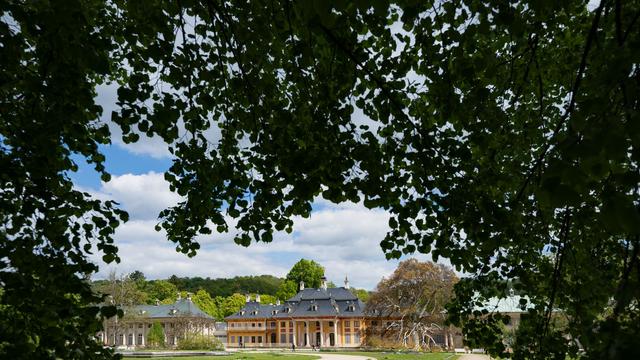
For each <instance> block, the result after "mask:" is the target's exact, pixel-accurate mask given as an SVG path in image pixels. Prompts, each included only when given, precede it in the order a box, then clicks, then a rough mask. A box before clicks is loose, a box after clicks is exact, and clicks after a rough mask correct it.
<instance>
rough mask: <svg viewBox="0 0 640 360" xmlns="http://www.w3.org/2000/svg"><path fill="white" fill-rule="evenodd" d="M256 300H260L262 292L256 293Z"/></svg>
mask: <svg viewBox="0 0 640 360" xmlns="http://www.w3.org/2000/svg"><path fill="white" fill-rule="evenodd" d="M256 302H260V294H256Z"/></svg>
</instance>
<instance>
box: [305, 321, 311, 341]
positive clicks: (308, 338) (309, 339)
mask: <svg viewBox="0 0 640 360" xmlns="http://www.w3.org/2000/svg"><path fill="white" fill-rule="evenodd" d="M306 324H307V346H311V336H309V321H308V320H307V321H306Z"/></svg>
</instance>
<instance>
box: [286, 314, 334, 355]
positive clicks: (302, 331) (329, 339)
mask: <svg viewBox="0 0 640 360" xmlns="http://www.w3.org/2000/svg"><path fill="white" fill-rule="evenodd" d="M339 322H340V320H339V319H336V318H331V319H326V318H324V319H323V318H312V319H298V320H293V324H294V325H293V326H294V329H295V330H294V332H295V336H294V343H295V344H296V346H297V347H311V346H319V347H321V348H323V347H340V346H341V345H340V343H339V340H340V338H341V336H340V333H339V332H338V323H339Z"/></svg>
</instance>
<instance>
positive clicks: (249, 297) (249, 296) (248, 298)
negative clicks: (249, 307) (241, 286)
mask: <svg viewBox="0 0 640 360" xmlns="http://www.w3.org/2000/svg"><path fill="white" fill-rule="evenodd" d="M247 302H251V295H249V294H247Z"/></svg>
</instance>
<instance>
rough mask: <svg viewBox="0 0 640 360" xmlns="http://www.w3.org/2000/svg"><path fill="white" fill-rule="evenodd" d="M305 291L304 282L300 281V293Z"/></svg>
mask: <svg viewBox="0 0 640 360" xmlns="http://www.w3.org/2000/svg"><path fill="white" fill-rule="evenodd" d="M302 290H304V281H302V280H300V291H302Z"/></svg>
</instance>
